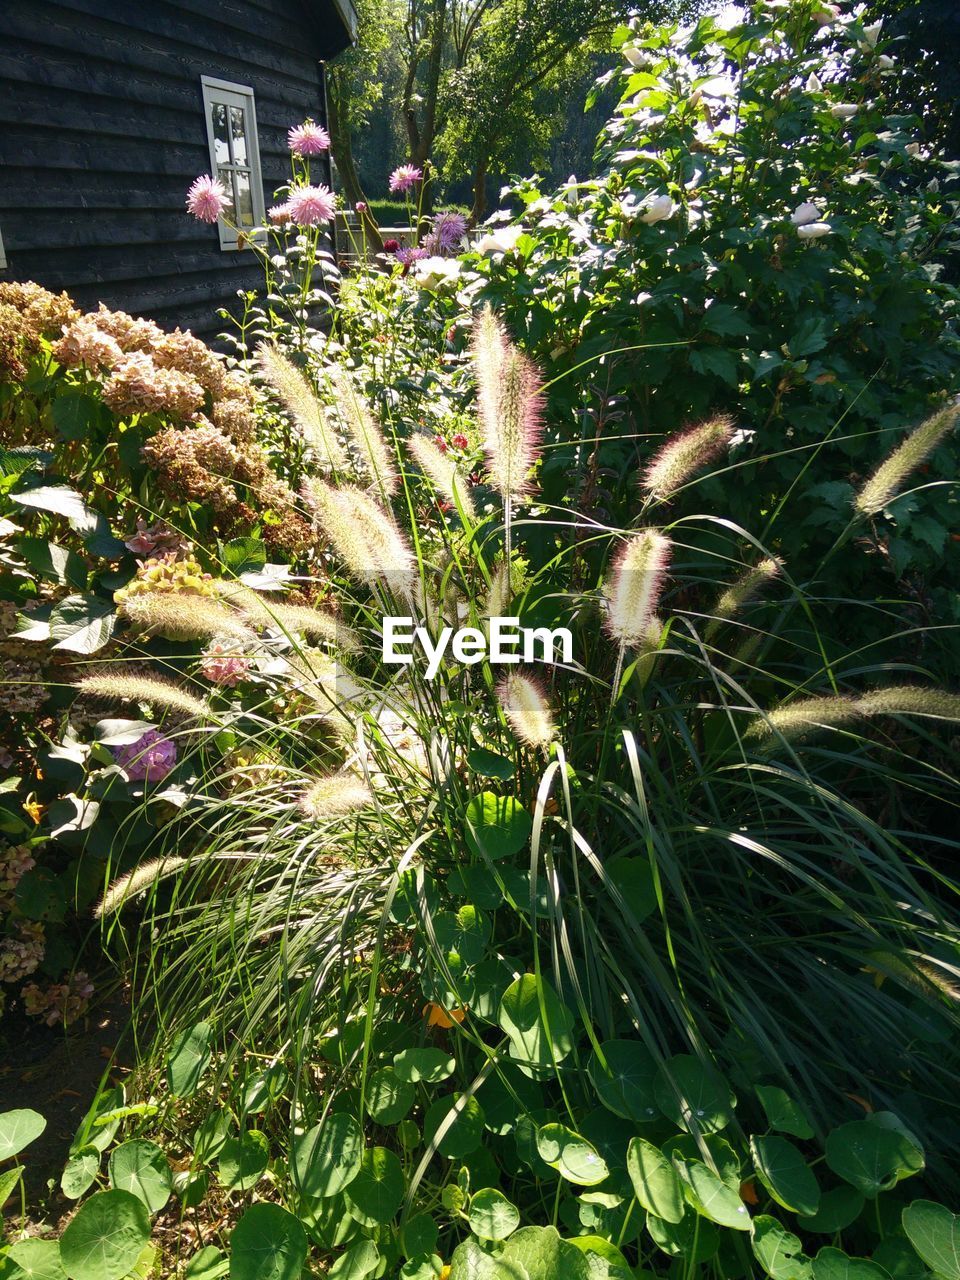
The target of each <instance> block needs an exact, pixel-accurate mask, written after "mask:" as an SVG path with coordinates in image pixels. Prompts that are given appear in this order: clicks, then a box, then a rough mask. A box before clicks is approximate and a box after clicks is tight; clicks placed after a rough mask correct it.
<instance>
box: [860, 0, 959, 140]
mask: <svg viewBox="0 0 960 1280" xmlns="http://www.w3.org/2000/svg"><path fill="white" fill-rule="evenodd" d="M870 15H871V17H874V18H875V20H877V21H879V20H880V19H881V18H882V19H884V22H885V26H884V36H896V37H898V40H899V43H898V44H897V45H896V46H895V47H894V50H893V52H894V53H895V54H896V56H897V62H898V66H899V67H900V68H901V69H902V70H901V73H900V74H899V76H898V82H897V88H896V90H895V92H894V94H893V95H892V96H893V97H894V98H895V100H896V101H897V104H898V105H899V106H900V108H901V109H902V110H903V111H904V112H908V113H909V112H916V113H917V114H918V115H922V116H923V118H924V124H925V126H926V129H927V140H928V141H929V142H931V143H932V144H934V145H936V146H942V147H944V148H945V149H946V151H947V153H948V157H949V158H950V159H954V160H955V159H958V158H960V106H958V104H960V3H958V0H872V3H871V5H870Z"/></svg>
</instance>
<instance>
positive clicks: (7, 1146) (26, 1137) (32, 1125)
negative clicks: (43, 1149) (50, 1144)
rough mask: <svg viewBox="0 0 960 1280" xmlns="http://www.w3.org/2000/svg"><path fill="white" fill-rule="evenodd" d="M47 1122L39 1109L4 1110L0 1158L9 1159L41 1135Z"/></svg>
mask: <svg viewBox="0 0 960 1280" xmlns="http://www.w3.org/2000/svg"><path fill="white" fill-rule="evenodd" d="M46 1127H47V1122H46V1120H44V1118H43V1116H42V1115H40V1113H39V1112H38V1111H31V1110H29V1108H25V1109H24V1110H21V1111H4V1112H3V1113H2V1114H0V1160H9V1159H10V1158H11V1157H12V1156H15V1155H17V1154H19V1152H21V1151H22V1150H23V1149H24V1147H27V1146H29V1145H30V1143H31V1142H34V1141H35V1140H36V1139H37V1138H39V1137H40V1135H41V1133H43V1131H44V1129H46Z"/></svg>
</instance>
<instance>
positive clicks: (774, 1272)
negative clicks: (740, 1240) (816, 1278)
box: [753, 1213, 813, 1280]
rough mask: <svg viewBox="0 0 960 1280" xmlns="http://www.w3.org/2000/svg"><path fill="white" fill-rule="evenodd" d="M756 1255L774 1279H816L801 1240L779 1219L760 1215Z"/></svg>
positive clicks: (755, 1225) (755, 1222)
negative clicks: (783, 1225) (804, 1254)
mask: <svg viewBox="0 0 960 1280" xmlns="http://www.w3.org/2000/svg"><path fill="white" fill-rule="evenodd" d="M753 1252H754V1256H755V1257H756V1259H757V1261H758V1262H759V1263H760V1265H761V1266H762V1267H763V1269H764V1271H766V1273H767V1275H768V1276H770V1277H771V1280H812V1277H813V1271H812V1269H811V1266H810V1259H809V1258H805V1257H804V1256H803V1249H802V1246H801V1244H800V1240H799V1238H798V1237H797V1236H795V1235H793V1233H792V1232H790V1231H787V1230H786V1228H785V1227H782V1226H781V1225H780V1223H779V1222H778V1221H777V1220H776V1218H771V1217H768V1216H767V1215H766V1214H762V1213H761V1214H759V1215H758V1216H757V1217H756V1218H754V1220H753Z"/></svg>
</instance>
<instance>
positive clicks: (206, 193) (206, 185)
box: [187, 173, 230, 222]
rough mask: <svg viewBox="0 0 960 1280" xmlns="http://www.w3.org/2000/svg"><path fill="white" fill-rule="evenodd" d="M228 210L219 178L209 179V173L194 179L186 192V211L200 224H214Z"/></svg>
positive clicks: (228, 203) (227, 201) (228, 206)
mask: <svg viewBox="0 0 960 1280" xmlns="http://www.w3.org/2000/svg"><path fill="white" fill-rule="evenodd" d="M229 208H230V201H229V200H228V199H227V193H226V190H225V188H224V185H223V183H222V182H221V181H220V179H219V178H211V177H210V175H209V173H205V174H203V175H202V176H201V177H199V178H196V179H195V180H194V183H193V185H192V186H191V188H190V190H189V191H188V192H187V211H188V212H189V213H192V214H193V216H194V217H195V218H199V219H200V221H201V222H216V220H217V219H218V218H219V217H220V215H221V214H222V213H223V212H224V210H225V209H229Z"/></svg>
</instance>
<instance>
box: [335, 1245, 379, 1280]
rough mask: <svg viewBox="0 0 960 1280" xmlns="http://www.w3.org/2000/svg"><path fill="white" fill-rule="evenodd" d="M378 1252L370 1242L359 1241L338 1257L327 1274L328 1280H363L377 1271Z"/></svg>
mask: <svg viewBox="0 0 960 1280" xmlns="http://www.w3.org/2000/svg"><path fill="white" fill-rule="evenodd" d="M379 1262H380V1251H379V1249H378V1248H377V1246H376V1245H375V1244H374V1243H373V1241H372V1240H360V1241H358V1243H357V1244H352V1245H351V1246H350V1248H349V1249H347V1250H346V1251H345V1252H344V1253H342V1254H341V1255H340V1257H339V1258H338V1259H337V1260H336V1262H335V1263H334V1264H333V1266H332V1267H331V1268H330V1270H329V1271H328V1272H327V1274H328V1276H329V1277H330V1280H364V1277H365V1276H368V1275H370V1274H371V1273H372V1272H373V1271H375V1270H376V1269H377V1265H378V1264H379Z"/></svg>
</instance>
